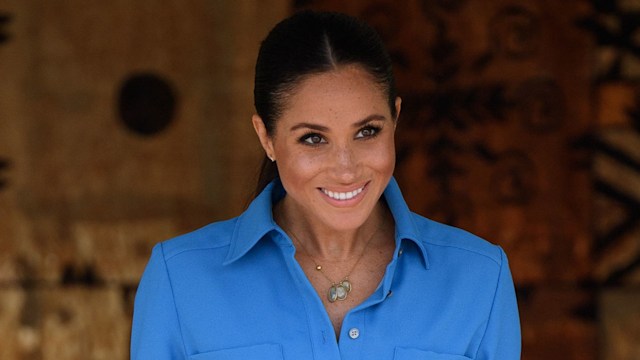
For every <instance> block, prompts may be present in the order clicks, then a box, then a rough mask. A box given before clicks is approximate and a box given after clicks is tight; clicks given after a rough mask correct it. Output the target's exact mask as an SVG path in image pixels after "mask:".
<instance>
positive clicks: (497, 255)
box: [412, 213, 505, 266]
mask: <svg viewBox="0 0 640 360" xmlns="http://www.w3.org/2000/svg"><path fill="white" fill-rule="evenodd" d="M412 217H413V221H414V223H415V225H416V227H417V229H418V231H419V234H420V239H419V240H420V241H421V242H422V244H423V245H424V246H425V247H426V248H429V249H431V250H432V252H433V251H444V250H449V251H453V252H456V253H458V254H461V255H464V256H465V258H469V257H472V258H484V259H487V260H490V261H491V262H493V263H495V264H496V265H498V266H502V262H503V261H504V259H505V257H504V252H503V250H502V248H500V247H499V246H497V245H494V244H492V243H490V242H489V241H487V240H485V239H482V238H480V237H479V236H476V235H474V234H472V233H470V232H468V231H466V230H463V229H460V228H457V227H453V226H450V225H446V224H442V223H439V222H437V221H433V220H431V219H427V218H425V217H423V216H421V215H418V214H415V213H412Z"/></svg>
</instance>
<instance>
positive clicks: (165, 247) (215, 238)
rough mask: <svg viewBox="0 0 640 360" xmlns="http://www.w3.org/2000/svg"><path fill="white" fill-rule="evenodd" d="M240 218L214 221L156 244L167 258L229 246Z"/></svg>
mask: <svg viewBox="0 0 640 360" xmlns="http://www.w3.org/2000/svg"><path fill="white" fill-rule="evenodd" d="M237 220H238V218H233V219H229V220H225V221H219V222H214V223H211V224H209V225H206V226H204V227H202V228H200V229H197V230H194V231H192V232H189V233H186V234H183V235H180V236H177V237H175V238H172V239H169V240H166V241H163V242H161V243H159V244H158V245H156V249H162V252H163V255H164V258H165V260H169V259H171V258H173V257H176V256H178V255H181V254H184V253H189V252H194V251H204V250H212V249H217V248H222V247H228V246H229V244H230V243H231V238H232V236H233V232H234V231H235V227H236V222H237Z"/></svg>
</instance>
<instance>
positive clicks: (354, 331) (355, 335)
mask: <svg viewBox="0 0 640 360" xmlns="http://www.w3.org/2000/svg"><path fill="white" fill-rule="evenodd" d="M349 337H350V338H352V339H354V340H355V339H357V338H359V337H360V330H358V328H351V329H350V330H349Z"/></svg>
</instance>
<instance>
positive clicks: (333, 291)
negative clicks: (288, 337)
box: [289, 227, 380, 303]
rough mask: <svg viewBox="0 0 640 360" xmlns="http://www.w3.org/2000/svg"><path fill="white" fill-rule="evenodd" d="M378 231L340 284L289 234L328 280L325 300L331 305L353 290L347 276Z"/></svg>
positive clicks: (375, 232) (296, 238)
mask: <svg viewBox="0 0 640 360" xmlns="http://www.w3.org/2000/svg"><path fill="white" fill-rule="evenodd" d="M378 230H380V228H379V227H378V228H377V229H376V231H374V232H373V234H372V235H371V237H370V238H369V240H367V243H366V244H365V245H364V249H362V253H361V254H360V256H359V257H358V260H357V261H356V263H355V264H353V266H352V267H351V270H349V272H348V273H347V276H345V277H344V278H342V280H341V281H340V282H336V281H333V280H331V279H330V278H329V276H327V274H325V273H324V271H322V265H320V264H318V262H317V261H316V259H314V258H313V256H311V253H310V252H309V251H308V250H307V249H306V248H305V246H304V245H303V244H302V241H300V239H298V237H297V236H296V235H295V234H294V233H293V232H291V231H290V232H289V233H290V234H291V236H292V237H293V238H294V240H296V242H297V243H298V244H300V247H301V248H302V250H303V251H304V252H305V253H306V255H307V256H308V257H309V258H310V259H311V261H313V263H314V264H315V266H316V270H317V271H318V272H320V274H322V276H324V278H325V279H327V280H329V283H331V286H330V287H329V290H328V291H327V299H328V300H329V302H330V303H333V302H335V301H336V300H340V301H342V300H345V299H346V298H347V296H348V295H349V293H350V292H351V290H352V289H353V285H352V284H351V280H349V275H351V273H352V272H353V270H355V268H356V266H358V263H360V260H362V258H363V257H364V253H365V252H366V250H367V247H368V246H369V243H371V240H373V237H374V236H375V235H376V234H377V233H378Z"/></svg>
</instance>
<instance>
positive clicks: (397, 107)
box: [393, 96, 402, 128]
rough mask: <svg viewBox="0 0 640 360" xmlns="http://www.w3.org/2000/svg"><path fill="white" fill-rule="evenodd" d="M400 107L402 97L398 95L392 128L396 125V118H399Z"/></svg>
mask: <svg viewBox="0 0 640 360" xmlns="http://www.w3.org/2000/svg"><path fill="white" fill-rule="evenodd" d="M401 108H402V99H401V98H400V97H399V96H398V97H396V118H395V122H394V124H393V127H394V128H395V127H396V126H398V120H400V109H401Z"/></svg>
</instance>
